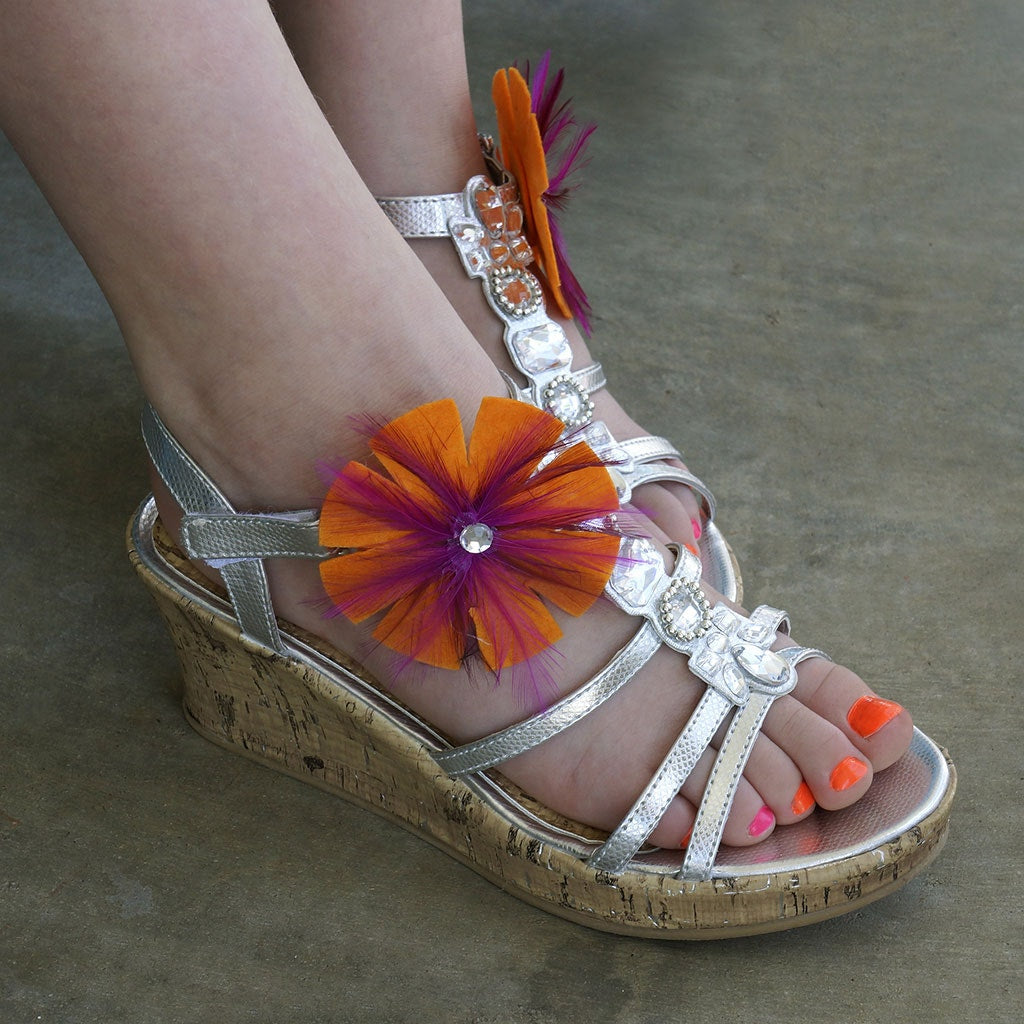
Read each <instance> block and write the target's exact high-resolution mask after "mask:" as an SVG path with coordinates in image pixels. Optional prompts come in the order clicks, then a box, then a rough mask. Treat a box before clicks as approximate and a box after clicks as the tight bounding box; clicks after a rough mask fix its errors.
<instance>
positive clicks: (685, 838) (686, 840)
mask: <svg viewBox="0 0 1024 1024" xmlns="http://www.w3.org/2000/svg"><path fill="white" fill-rule="evenodd" d="M692 837H693V829H692V828H691V829H690V831H689V832H687V833H686V835H685V836H683V841H682V842H681V843H680V844H679V849H680V850H685V849H686V848H687V847H688V846H689V845H690V839H691V838H692Z"/></svg>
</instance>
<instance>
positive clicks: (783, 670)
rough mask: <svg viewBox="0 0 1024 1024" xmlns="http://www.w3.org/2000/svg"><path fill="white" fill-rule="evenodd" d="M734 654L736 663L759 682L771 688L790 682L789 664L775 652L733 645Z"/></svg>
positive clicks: (744, 645) (749, 645) (748, 645)
mask: <svg viewBox="0 0 1024 1024" xmlns="http://www.w3.org/2000/svg"><path fill="white" fill-rule="evenodd" d="M732 653H733V655H734V656H735V658H736V661H737V662H738V663H739V664H740V665H741V666H742V667H743V669H744V671H746V672H749V673H750V674H751V675H752V676H753V677H754V678H755V679H757V680H758V681H759V682H762V683H767V684H768V685H770V686H781V685H782V684H783V683H785V682H787V681H788V680H789V673H790V668H789V662H788V661H786V659H785V658H783V657H781V656H780V655H778V654H776V653H775V652H774V651H767V650H764V649H763V648H761V647H758V646H757V645H756V644H746V643H736V644H733V648H732Z"/></svg>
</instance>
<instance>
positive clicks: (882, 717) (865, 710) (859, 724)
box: [846, 694, 903, 739]
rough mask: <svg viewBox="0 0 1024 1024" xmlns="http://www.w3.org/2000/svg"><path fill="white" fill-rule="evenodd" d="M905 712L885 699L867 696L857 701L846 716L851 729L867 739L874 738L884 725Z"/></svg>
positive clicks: (894, 703) (893, 702)
mask: <svg viewBox="0 0 1024 1024" xmlns="http://www.w3.org/2000/svg"><path fill="white" fill-rule="evenodd" d="M902 710H903V708H902V707H900V705H899V704H897V703H896V702H895V701H892V700H886V699H885V698H884V697H875V696H872V695H871V694H867V695H866V696H864V697H861V698H860V700H858V701H855V702H854V705H853V707H851V708H850V710H849V713H848V714H847V716H846V720H847V721H848V722H849V723H850V728H851V729H852V730H853V731H854V732H855V733H856V734H857V735H858V736H863V737H864V738H865V739H867V738H868V736H874V735H875V733H876V732H878V730H879V729H881V728H882V726H883V725H886V724H888V723H889V722H891V721H892V720H893V719H894V718H895V717H896V716H897V715H898V714H899V713H900V712H901V711H902Z"/></svg>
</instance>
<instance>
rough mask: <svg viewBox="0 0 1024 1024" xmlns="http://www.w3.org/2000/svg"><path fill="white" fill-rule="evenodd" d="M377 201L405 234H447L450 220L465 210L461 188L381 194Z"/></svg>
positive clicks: (437, 235) (447, 235)
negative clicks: (421, 193)
mask: <svg viewBox="0 0 1024 1024" xmlns="http://www.w3.org/2000/svg"><path fill="white" fill-rule="evenodd" d="M377 203H378V204H379V206H380V208H381V209H382V210H383V211H384V212H385V213H386V214H387V216H388V220H390V221H391V223H392V224H394V226H395V227H396V228H398V231H399V233H400V234H401V235H402V237H403V238H448V237H449V234H448V222H449V221H450V220H451V219H452V218H453V217H458V216H460V215H461V214H462V211H463V202H462V193H461V192H448V193H446V194H444V195H438V196H379V197H378V199H377Z"/></svg>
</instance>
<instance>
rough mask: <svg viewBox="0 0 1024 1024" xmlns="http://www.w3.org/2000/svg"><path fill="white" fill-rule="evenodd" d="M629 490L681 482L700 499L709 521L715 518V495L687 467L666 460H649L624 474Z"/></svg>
mask: <svg viewBox="0 0 1024 1024" xmlns="http://www.w3.org/2000/svg"><path fill="white" fill-rule="evenodd" d="M620 443H621V442H620ZM624 475H625V476H626V480H627V481H628V482H629V486H630V489H631V491H632V490H635V489H636V488H637V487H642V486H643V485H644V484H652V483H672V484H683V485H684V486H686V487H689V488H690V490H691V491H693V492H694V493H695V494H696V495H697V496H698V497H699V498H700V499H701V502H700V503H701V505H702V506H703V509H702V510H703V512H704V516H705V518H706V519H708V520H709V521H710V520H712V519H714V518H715V513H716V512H717V510H718V508H717V505H716V504H715V496H714V495H713V494H712V493H711V491H710V490H709V489H708V486H707V484H706V483H704V481H703V480H701V479H700V478H699V477H696V476H694V475H693V474H692V473H691V472H690V471H689V470H688V469H683V468H682V467H681V466H673V465H672V464H671V463H668V462H652V463H651V462H649V463H647V464H646V465H643V466H637V467H636V468H635V469H634V470H633V472H632V473H630V474H628V475H626V474H624ZM627 500H628V499H627Z"/></svg>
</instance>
